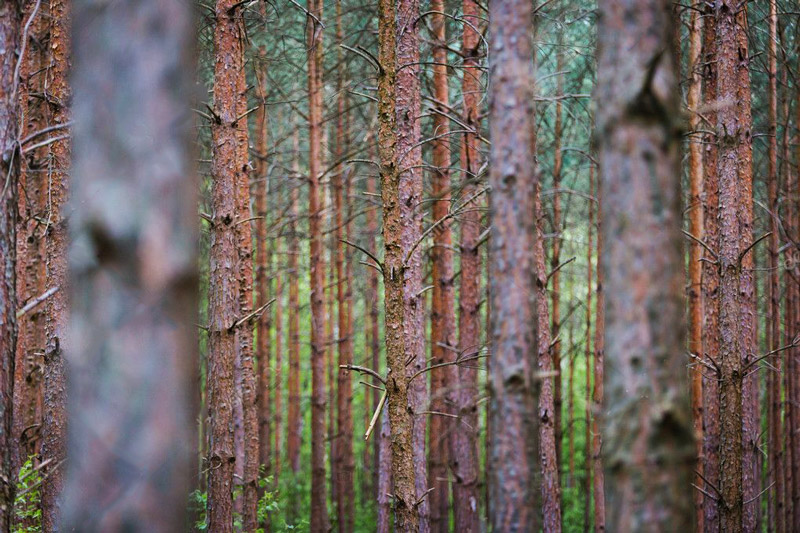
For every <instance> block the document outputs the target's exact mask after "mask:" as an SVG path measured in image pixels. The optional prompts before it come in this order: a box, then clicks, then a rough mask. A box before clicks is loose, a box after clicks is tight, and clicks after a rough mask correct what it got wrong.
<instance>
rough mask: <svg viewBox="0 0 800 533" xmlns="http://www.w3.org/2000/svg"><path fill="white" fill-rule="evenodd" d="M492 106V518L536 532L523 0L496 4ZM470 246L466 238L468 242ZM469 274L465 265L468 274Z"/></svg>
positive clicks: (528, 23)
mask: <svg viewBox="0 0 800 533" xmlns="http://www.w3.org/2000/svg"><path fill="white" fill-rule="evenodd" d="M489 18H490V23H489V26H490V28H489V35H490V36H491V41H490V50H491V55H492V59H493V65H492V66H491V71H490V75H489V78H490V82H491V87H492V94H491V99H490V105H489V117H490V133H491V141H492V147H491V162H492V165H491V171H490V174H489V184H490V186H491V190H492V196H491V201H490V209H489V214H490V219H491V224H492V232H493V233H492V239H491V241H490V251H489V253H490V257H489V262H490V268H491V271H490V274H491V275H490V278H489V279H490V280H491V298H490V301H491V309H492V311H491V328H492V330H491V331H492V334H491V346H492V359H491V361H490V370H489V391H490V394H491V399H490V404H489V412H490V417H491V424H492V428H493V430H494V431H493V432H492V433H491V435H490V455H489V458H488V460H489V464H490V465H491V466H490V479H489V483H490V489H489V490H490V501H491V509H490V522H491V524H492V528H493V530H494V531H508V532H528V531H531V532H533V531H539V522H540V518H539V516H540V512H539V505H538V499H539V495H540V494H541V487H539V486H538V482H537V481H538V480H537V478H538V476H537V475H536V474H535V472H536V470H537V466H538V452H539V450H538V448H539V443H538V431H539V428H538V418H537V416H536V409H537V402H538V396H539V377H538V376H537V375H536V359H537V354H538V349H537V335H538V333H537V329H538V327H537V298H536V287H535V284H536V276H535V271H536V265H535V257H534V242H535V238H536V234H535V230H536V228H535V221H534V217H535V212H534V197H535V190H536V187H537V177H536V173H535V171H534V165H533V163H532V162H533V161H534V157H533V154H532V153H531V147H532V146H533V136H534V115H533V47H532V44H531V36H532V33H533V22H532V14H531V7H530V4H529V3H528V2H524V1H521V0H505V1H497V2H492V3H491V5H490V7H489ZM462 245H463V244H462ZM463 276H464V273H463V268H462V277H463Z"/></svg>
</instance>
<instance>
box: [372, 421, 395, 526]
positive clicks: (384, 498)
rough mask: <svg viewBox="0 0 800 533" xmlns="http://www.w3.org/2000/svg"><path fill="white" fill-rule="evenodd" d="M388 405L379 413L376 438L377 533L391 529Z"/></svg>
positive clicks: (390, 455)
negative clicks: (378, 427)
mask: <svg viewBox="0 0 800 533" xmlns="http://www.w3.org/2000/svg"><path fill="white" fill-rule="evenodd" d="M389 437H390V429H389V413H388V406H387V407H384V408H383V412H382V413H381V429H380V434H379V436H378V439H376V441H377V443H378V524H377V528H376V531H377V533H389V532H390V531H392V507H391V499H390V495H391V492H392V449H391V442H390V441H389Z"/></svg>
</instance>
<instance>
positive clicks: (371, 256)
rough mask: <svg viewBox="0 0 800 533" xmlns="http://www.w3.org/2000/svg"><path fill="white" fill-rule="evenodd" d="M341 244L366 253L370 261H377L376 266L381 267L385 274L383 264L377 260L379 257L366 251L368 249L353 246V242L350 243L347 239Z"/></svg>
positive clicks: (342, 240)
mask: <svg viewBox="0 0 800 533" xmlns="http://www.w3.org/2000/svg"><path fill="white" fill-rule="evenodd" d="M340 242H343V243H345V244H347V245H349V246H352V247H353V248H355V249H356V250H360V251H362V252H364V253H365V254H367V255H368V256H369V257H370V259H372V260H373V261H375V264H376V265H377V266H379V267H380V269H381V272H383V263H381V262H380V261H379V260H378V258H377V257H375V256H374V255H372V253H370V251H369V250H366V249H364V248H362V247H361V246H359V245H357V244H353V243H352V242H350V241H348V240H346V239H340Z"/></svg>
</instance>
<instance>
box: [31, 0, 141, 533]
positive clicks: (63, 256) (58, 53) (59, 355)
mask: <svg viewBox="0 0 800 533" xmlns="http://www.w3.org/2000/svg"><path fill="white" fill-rule="evenodd" d="M70 14H71V4H70V3H69V2H67V1H66V0H59V1H54V2H51V4H50V16H51V18H52V25H51V28H50V53H51V60H52V63H53V67H52V70H51V79H50V81H49V84H50V91H51V93H52V96H53V98H52V99H50V100H48V103H49V111H48V112H49V114H50V115H51V116H52V120H53V123H54V124H66V123H67V122H69V120H70V113H69V108H68V107H67V106H68V105H69V101H70V95H71V87H70V84H69V81H68V76H69V74H70V53H71V52H70V50H71V46H70V44H71V39H70ZM140 59H141V58H140ZM104 60H105V61H108V60H109V58H105V59H104ZM140 67H141V65H137V67H136V68H140ZM122 83H124V82H122ZM76 85H78V84H77V83H76ZM96 97H99V96H96ZM124 120H125V119H124V118H122V117H120V124H121V123H122V121H124ZM69 166H70V140H69V139H62V140H59V141H56V142H54V143H53V144H51V145H50V169H49V174H50V176H49V179H50V188H49V190H48V194H49V206H48V207H49V215H50V220H51V221H52V222H51V225H50V227H48V228H47V233H46V234H45V240H46V245H45V246H46V248H45V251H46V271H47V279H48V283H49V284H51V285H52V286H58V287H60V289H59V291H58V292H57V293H55V294H53V296H51V297H50V298H49V299H48V300H47V305H46V308H45V314H46V316H47V325H46V343H47V344H46V346H45V350H44V353H45V355H44V391H43V394H44V399H43V406H42V413H43V417H42V448H41V457H42V461H43V462H44V461H49V462H50V463H49V464H50V466H49V467H48V469H47V470H46V471H45V473H46V474H47V475H46V476H45V478H44V480H43V483H42V527H43V529H44V530H46V531H55V530H57V529H58V520H59V503H60V498H61V490H62V485H63V478H64V471H65V467H64V460H65V459H66V455H67V454H66V444H67V415H66V409H67V394H66V390H67V383H66V374H65V372H66V370H65V365H64V353H65V348H67V347H68V337H69V336H68V334H67V329H68V327H69V323H68V318H69V317H68V311H67V302H68V294H69V293H68V286H69V282H68V280H67V247H68V236H67V234H68V231H67V219H68V216H69V215H68V213H67V208H66V204H67V199H68V194H69V193H68V191H69V177H68V169H69Z"/></svg>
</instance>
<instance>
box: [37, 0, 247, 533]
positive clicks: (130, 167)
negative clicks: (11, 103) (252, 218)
mask: <svg viewBox="0 0 800 533" xmlns="http://www.w3.org/2000/svg"><path fill="white" fill-rule="evenodd" d="M63 8H66V6H63ZM75 8H76V9H75V24H74V25H73V28H74V29H75V33H74V39H75V47H74V53H75V68H74V70H73V74H72V76H71V80H72V83H73V89H74V94H75V99H74V110H75V118H76V120H75V124H76V126H75V151H74V160H73V165H72V169H73V187H72V191H73V193H72V195H73V197H72V201H73V202H74V205H76V206H80V208H79V209H75V210H74V211H73V212H71V213H70V217H69V222H70V226H71V232H72V234H73V241H72V242H73V245H72V253H71V254H70V280H69V284H70V286H71V291H70V292H71V299H70V302H71V311H70V312H71V315H72V319H71V332H70V337H69V338H70V342H69V344H68V346H66V350H65V353H66V354H67V357H68V360H67V362H68V364H69V368H70V380H69V385H70V393H69V396H70V410H69V425H70V434H69V446H70V448H69V469H68V476H67V479H66V483H65V487H64V493H63V494H64V506H63V521H62V522H61V529H63V530H64V531H122V530H132V531H159V532H160V531H164V532H166V531H183V530H185V529H186V528H187V527H188V524H187V523H186V522H187V520H186V519H187V514H186V513H183V512H176V510H180V509H185V508H186V497H187V494H188V493H189V491H190V489H191V487H192V484H193V483H192V480H193V474H192V471H193V466H194V459H195V457H196V455H195V454H196V449H195V448H194V446H195V443H196V441H195V438H194V435H195V416H196V413H197V405H196V402H195V401H194V400H195V398H197V397H198V391H197V390H196V388H195V386H194V383H195V379H196V376H197V361H198V353H197V329H196V326H195V324H196V322H197V308H198V301H197V287H198V272H197V253H196V247H197V239H198V232H197V223H198V221H197V202H196V191H197V182H196V179H195V177H196V174H195V171H194V164H193V161H194V157H193V156H192V154H191V150H190V149H189V147H190V139H191V138H192V135H193V130H194V128H193V127H192V125H191V116H192V115H191V110H190V109H189V105H188V102H189V95H190V94H191V92H192V90H193V89H192V87H193V81H192V76H191V73H192V72H194V69H195V65H193V64H192V63H191V61H190V58H192V57H193V55H192V46H193V44H194V41H193V35H194V33H193V28H194V25H193V21H192V17H191V10H190V9H189V6H188V5H186V3H185V2H181V1H170V0H166V1H164V0H161V1H157V2H156V1H151V2H137V3H135V4H131V3H125V2H121V3H114V4H109V5H106V6H105V7H104V9H102V10H98V9H97V5H96V3H94V2H91V1H84V0H81V1H80V2H75ZM51 9H52V11H51V15H52V16H53V17H58V19H57V20H59V21H61V22H63V23H64V24H65V25H64V26H63V27H61V28H60V29H59V30H58V31H64V32H66V31H67V30H68V25H67V22H68V21H69V18H68V16H66V12H65V11H64V10H62V9H60V8H58V6H56V5H51ZM220 18H221V17H220ZM53 20H54V21H55V20H56V19H55V18H54V19H53ZM165 20H169V24H163V21H165ZM142 28H148V31H147V32H142V31H141V29H142ZM54 37H55V35H54ZM60 39H65V40H60ZM66 39H67V35H66V33H65V34H64V35H62V36H60V37H59V40H58V41H53V42H51V48H52V49H53V52H54V60H55V62H56V63H59V62H61V63H62V64H63V65H65V67H66V65H67V64H68V63H67V59H66V54H67V51H68V50H69V47H68V46H66V44H67V41H66ZM56 43H58V45H56ZM62 44H63V45H64V46H63V52H64V55H61V54H60V51H61V50H62ZM98 76H100V78H102V83H101V82H100V81H99V78H98ZM229 81H230V84H229V85H228V86H227V87H229V88H234V87H235V80H229ZM63 83H64V86H63V87H62V88H61V89H60V90H57V91H56V92H55V94H58V96H57V98H59V101H60V102H65V101H67V99H66V96H67V94H68V93H67V89H66V87H67V86H66V77H65V78H64V79H63ZM223 83H224V81H223ZM222 94H225V92H224V91H223V90H221V91H220V92H218V93H217V94H216V95H215V96H220V97H221V95H222ZM134 95H135V98H137V99H141V101H142V102H148V103H149V104H150V105H147V106H136V105H130V104H131V99H132V98H134ZM228 103H230V106H226V105H222V104H220V103H219V102H215V113H217V116H218V117H219V119H220V125H221V127H220V126H219V125H218V126H215V128H214V131H215V134H216V135H217V137H216V139H217V140H219V139H220V137H219V136H218V135H219V134H220V130H222V129H224V130H226V131H230V132H233V131H234V130H233V128H231V126H230V124H231V123H232V122H233V119H234V117H233V116H232V113H230V112H231V111H232V110H233V105H234V104H235V99H232V100H230V101H229V102H228ZM64 113H66V111H64ZM62 118H64V119H65V118H66V115H65V114H64V115H62ZM64 122H66V120H65V121H64ZM227 146H228V147H229V148H230V150H229V151H228V153H227V154H226V155H227V157H229V158H230V159H228V161H234V160H235V151H234V143H232V142H231V143H230V144H228V145H227ZM68 154H69V146H68V145H66V144H65V145H62V146H61V147H60V150H57V149H56V148H54V154H53V156H54V157H53V159H54V165H57V167H56V168H58V169H59V170H60V172H61V173H60V175H59V177H58V179H56V178H55V176H53V179H54V182H55V183H59V184H60V185H59V191H58V193H55V192H54V190H55V189H54V190H51V199H52V198H53V197H55V196H56V194H58V195H60V196H61V201H62V202H63V200H64V199H65V198H66V185H67V183H66V179H65V174H64V171H65V170H66V168H67V166H68ZM225 160H226V159H225V157H221V158H220V159H219V160H217V161H215V166H214V169H215V170H219V167H218V166H216V165H219V164H220V163H222V162H224V161H225ZM227 168H232V167H226V169H227ZM226 172H227V176H228V179H227V181H228V182H229V183H230V184H231V187H232V186H233V181H234V180H233V178H234V177H233V175H232V172H230V171H229V170H226ZM215 176H218V174H216V173H215ZM222 181H223V183H224V182H225V181H226V180H225V179H224V178H223V180H222ZM98 191H102V192H101V193H98ZM228 191H229V192H230V193H231V194H229V196H228V198H229V199H230V202H231V203H232V202H233V199H234V198H235V196H234V194H233V189H232V188H230V189H228ZM54 205H55V202H54ZM58 205H59V208H61V207H62V206H63V205H64V204H63V203H59V204H58ZM217 205H218V204H217ZM57 212H58V213H59V216H57V217H56V216H55V215H54V214H53V213H51V218H53V220H54V221H55V225H54V226H53V228H54V229H55V228H60V229H61V230H62V231H63V233H62V235H61V237H60V238H53V234H52V233H51V235H50V237H51V239H53V240H52V241H51V242H53V243H54V244H55V243H59V246H60V247H59V248H56V249H57V250H60V251H61V255H60V258H65V257H66V255H65V250H66V231H65V229H66V228H65V226H66V220H67V217H66V213H64V212H63V211H61V210H59V211H57ZM227 213H228V218H229V220H233V218H234V213H235V211H234V207H233V205H231V206H230V210H229V211H228V212H227ZM215 214H216V215H222V216H220V217H219V218H216V219H215V220H216V221H218V223H219V225H220V226H223V227H224V226H225V223H224V222H223V217H224V214H222V213H220V212H219V211H216V212H215ZM229 234H230V237H229V239H228V242H229V243H230V244H231V245H233V242H234V238H233V235H232V231H229ZM231 248H232V246H231ZM218 249H219V247H217V251H218ZM50 251H53V250H49V251H48V252H50ZM48 255H49V256H51V258H52V257H54V255H53V254H51V253H48ZM55 257H59V256H55ZM231 263H232V261H231ZM59 266H61V269H59ZM64 267H66V261H63V262H60V263H58V264H57V265H56V264H55V261H54V263H53V268H52V269H50V268H48V271H49V275H50V279H51V280H52V282H53V283H57V284H59V286H62V287H64V285H63V283H64V282H65V281H66V280H65V277H64V275H63V274H64ZM212 272H214V274H212V279H213V277H214V276H216V275H218V273H219V269H217V268H212ZM231 274H233V273H231ZM232 277H233V276H232V275H231V278H232ZM223 286H224V284H223ZM59 292H61V291H59ZM229 295H230V296H229V297H230V299H231V301H233V300H234V299H235V295H236V293H235V291H233V292H230V293H229ZM215 296H216V295H215ZM55 301H56V300H51V302H55ZM217 301H219V300H217ZM62 302H64V300H62ZM57 310H58V311H61V312H58V313H55V314H54V315H53V316H59V317H64V316H65V315H64V314H63V310H64V308H60V309H59V308H56V309H54V310H53V311H57ZM215 319H216V320H215V321H214V322H213V324H214V326H212V330H213V331H219V328H218V326H219V314H217V315H216V316H215ZM230 325H231V324H230V323H229V322H228V323H225V325H224V327H225V328H228V327H230ZM53 326H54V327H53V329H52V330H51V331H52V333H53V335H52V336H50V339H51V342H52V343H53V344H54V345H56V346H59V345H62V346H63V342H61V339H63V337H62V336H61V333H62V331H63V330H61V329H60V328H59V325H58V323H56V324H54V325H53ZM143 332H146V334H143ZM218 344H219V343H218V342H216V343H215V345H217V346H218ZM217 346H215V347H217ZM231 348H232V345H231ZM214 353H215V354H218V353H219V352H218V351H217V352H214ZM228 354H229V356H231V357H232V355H233V351H232V349H231V351H230V352H228ZM134 399H135V401H134ZM214 399H215V400H218V399H219V396H215V397H214ZM212 405H214V406H215V407H217V406H218V405H219V404H218V403H214V404H212ZM215 414H216V413H215ZM215 429H218V428H216V427H215ZM218 450H219V448H216V447H215V448H213V449H212V454H214V455H213V456H212V457H214V458H216V461H215V462H213V463H212V464H218V465H219V464H221V462H220V459H222V458H223V455H222V454H220V453H218ZM223 454H224V452H223ZM50 457H53V456H52V455H51V456H50ZM121 458H124V459H121ZM121 461H123V463H124V466H122V465H121ZM221 470H223V471H225V469H224V468H222V469H221ZM227 471H228V472H229V470H227ZM229 498H230V493H228V499H229ZM216 501H219V500H216ZM223 508H224V504H223ZM215 516H216V517H217V518H219V516H220V513H218V512H217V513H215ZM228 524H229V525H228V527H227V529H226V528H225V527H220V528H213V530H214V531H230V525H231V524H230V523H228ZM45 529H46V530H47V531H53V530H54V529H51V527H50V526H47V527H46V528H45Z"/></svg>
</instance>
